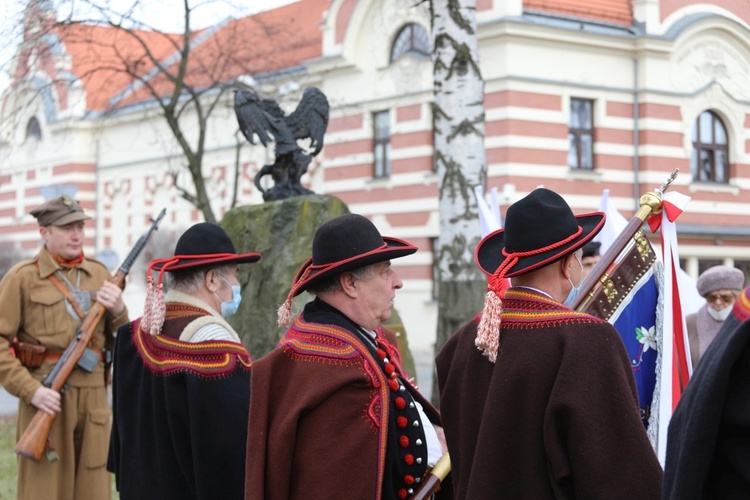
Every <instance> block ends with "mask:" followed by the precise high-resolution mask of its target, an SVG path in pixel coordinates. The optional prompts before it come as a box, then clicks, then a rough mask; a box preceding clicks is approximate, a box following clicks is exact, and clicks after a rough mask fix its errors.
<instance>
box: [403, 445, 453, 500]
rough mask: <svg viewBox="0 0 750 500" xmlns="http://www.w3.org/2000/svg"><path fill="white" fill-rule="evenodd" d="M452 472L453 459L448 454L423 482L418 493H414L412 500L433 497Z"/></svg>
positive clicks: (441, 458)
mask: <svg viewBox="0 0 750 500" xmlns="http://www.w3.org/2000/svg"><path fill="white" fill-rule="evenodd" d="M450 472H451V457H450V455H449V454H448V453H447V452H446V453H445V455H443V456H442V457H440V460H438V463H436V464H435V467H433V468H432V470H431V471H430V473H429V474H427V476H425V478H424V479H423V480H422V484H420V485H419V488H417V491H415V492H414V496H412V497H411V500H426V499H428V498H430V497H432V494H433V493H435V492H436V491H439V490H440V483H442V482H443V480H444V479H445V478H446V476H447V475H448V474H450Z"/></svg>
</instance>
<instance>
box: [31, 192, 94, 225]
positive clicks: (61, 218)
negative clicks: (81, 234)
mask: <svg viewBox="0 0 750 500" xmlns="http://www.w3.org/2000/svg"><path fill="white" fill-rule="evenodd" d="M29 213H30V214H31V215H33V216H34V217H35V218H36V220H37V222H38V223H39V225H40V226H64V225H65V224H70V223H71V222H78V221H80V220H88V219H90V218H91V217H89V216H88V215H86V214H85V213H84V212H83V207H81V202H80V201H78V200H74V199H72V198H71V197H70V196H68V195H67V194H63V195H60V196H56V197H55V198H52V199H50V200H47V201H45V202H44V203H42V204H41V205H39V206H38V207H36V208H35V209H34V210H32V211H31V212H29Z"/></svg>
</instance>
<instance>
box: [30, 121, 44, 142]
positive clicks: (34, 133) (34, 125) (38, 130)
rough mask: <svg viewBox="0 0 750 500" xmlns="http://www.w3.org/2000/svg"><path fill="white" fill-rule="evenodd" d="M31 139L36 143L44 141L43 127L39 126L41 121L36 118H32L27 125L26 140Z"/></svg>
mask: <svg viewBox="0 0 750 500" xmlns="http://www.w3.org/2000/svg"><path fill="white" fill-rule="evenodd" d="M29 139H34V140H35V141H40V140H41V139H42V127H40V126H39V120H37V119H36V116H32V117H31V120H29V123H28V124H27V125H26V140H29Z"/></svg>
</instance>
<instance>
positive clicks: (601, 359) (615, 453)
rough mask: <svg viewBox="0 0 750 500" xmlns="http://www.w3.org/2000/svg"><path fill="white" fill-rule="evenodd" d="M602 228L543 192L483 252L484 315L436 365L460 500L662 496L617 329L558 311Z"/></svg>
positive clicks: (512, 215)
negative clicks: (587, 245)
mask: <svg viewBox="0 0 750 500" xmlns="http://www.w3.org/2000/svg"><path fill="white" fill-rule="evenodd" d="M603 224H604V214H603V213H591V214H585V215H579V216H574V215H573V212H572V211H571V210H570V207H568V205H567V204H566V203H565V200H563V199H562V198H561V197H560V196H559V195H557V194H556V193H554V192H552V191H550V190H548V189H544V188H539V189H536V190H534V191H532V192H531V194H529V195H528V196H526V197H525V198H523V199H522V200H520V201H518V202H517V203H515V204H513V205H512V206H511V207H510V208H509V209H508V214H507V218H506V229H505V230H502V229H501V230H499V231H495V232H494V233H492V234H490V235H488V236H487V237H485V238H484V239H483V240H482V241H481V242H480V243H479V245H478V247H477V250H476V260H477V264H478V265H479V267H480V269H482V271H483V272H484V273H485V274H487V275H488V277H489V287H488V288H489V291H488V294H487V298H486V303H485V308H484V311H483V313H482V314H481V315H479V316H477V317H476V318H475V319H474V320H472V321H470V322H469V323H468V324H467V325H465V326H464V327H463V328H462V329H461V330H459V331H458V332H457V333H455V334H454V335H453V336H452V337H451V338H450V339H449V340H448V342H447V343H446V344H445V346H444V347H443V349H442V350H441V351H440V353H439V354H438V356H437V359H436V362H437V371H438V381H439V387H440V408H441V415H442V418H443V425H444V429H445V437H446V441H447V443H448V450H449V452H450V455H451V463H452V465H453V467H452V469H453V470H452V474H453V486H454V492H455V495H456V498H462V499H464V498H465V499H471V500H481V499H502V498H508V499H514V500H515V499H522V498H530V499H531V498H533V499H542V498H556V499H573V498H607V499H612V498H622V499H634V498H637V499H639V500H643V499H650V498H653V499H657V498H659V495H660V492H661V478H662V471H661V467H660V466H659V463H658V461H657V458H656V455H655V453H654V450H653V448H652V447H651V444H650V443H649V441H648V438H647V436H646V431H645V429H644V427H643V424H642V423H641V419H640V415H639V412H638V398H637V394H636V388H635V383H634V380H633V374H632V371H631V368H630V364H629V362H628V358H627V353H626V351H625V347H624V346H623V344H622V341H621V340H620V337H619V335H618V333H617V331H616V330H615V329H614V327H613V326H612V325H610V324H609V323H606V322H605V321H602V320H599V319H597V318H594V317H592V316H589V315H587V314H584V313H580V312H576V311H572V310H570V309H569V308H568V307H566V305H564V304H568V303H571V302H572V301H573V300H574V299H575V297H576V296H577V293H578V288H579V287H580V285H581V281H582V271H583V269H582V267H583V266H582V265H581V261H580V254H581V247H582V246H583V245H584V244H585V243H586V242H587V241H589V240H591V238H593V237H594V236H595V235H596V233H597V232H598V231H599V230H600V229H601V227H602V225H603ZM507 277H511V278H512V287H511V288H510V289H508V290H504V289H503V287H502V283H503V282H505V280H506V278H507Z"/></svg>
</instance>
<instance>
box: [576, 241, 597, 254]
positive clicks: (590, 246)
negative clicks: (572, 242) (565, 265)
mask: <svg viewBox="0 0 750 500" xmlns="http://www.w3.org/2000/svg"><path fill="white" fill-rule="evenodd" d="M601 247H602V242H601V241H589V242H588V243H586V244H585V245H583V248H582V249H581V251H582V252H583V255H582V257H596V256H597V255H599V249H600V248H601Z"/></svg>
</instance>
